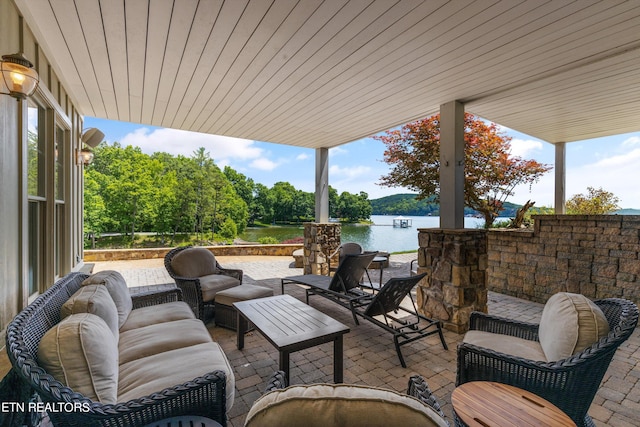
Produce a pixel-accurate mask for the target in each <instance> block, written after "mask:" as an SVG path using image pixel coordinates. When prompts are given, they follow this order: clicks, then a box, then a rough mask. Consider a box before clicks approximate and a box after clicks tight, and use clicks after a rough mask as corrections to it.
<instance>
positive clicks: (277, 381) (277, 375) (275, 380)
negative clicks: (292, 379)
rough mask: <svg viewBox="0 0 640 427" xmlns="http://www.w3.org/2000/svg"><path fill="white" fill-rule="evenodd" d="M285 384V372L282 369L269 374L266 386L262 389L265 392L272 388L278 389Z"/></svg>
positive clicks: (272, 389)
mask: <svg viewBox="0 0 640 427" xmlns="http://www.w3.org/2000/svg"><path fill="white" fill-rule="evenodd" d="M286 386H287V374H285V373H284V372H283V371H276V372H274V373H273V375H271V378H269V381H268V382H267V386H266V387H265V389H264V392H265V393H268V392H270V391H274V390H280V389H283V388H285V387H286Z"/></svg>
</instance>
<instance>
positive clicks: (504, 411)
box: [451, 381, 576, 427]
mask: <svg viewBox="0 0 640 427" xmlns="http://www.w3.org/2000/svg"><path fill="white" fill-rule="evenodd" d="M451 404H452V405H453V416H454V419H455V425H456V426H469V427H487V426H491V427H540V426H553V427H575V425H576V424H575V423H574V422H573V420H572V419H571V418H569V416H568V415H567V414H565V413H564V412H562V410H560V409H559V408H558V407H557V406H555V405H553V404H552V403H550V402H549V401H547V400H545V399H543V398H542V397H540V396H538V395H535V394H533V393H531V392H528V391H526V390H522V389H520V388H518V387H514V386H511V385H507V384H501V383H496V382H491V381H471V382H468V383H464V384H462V385H460V386H458V387H456V388H455V389H454V390H453V393H451Z"/></svg>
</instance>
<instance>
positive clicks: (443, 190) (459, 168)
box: [440, 101, 464, 228]
mask: <svg viewBox="0 0 640 427" xmlns="http://www.w3.org/2000/svg"><path fill="white" fill-rule="evenodd" d="M440 228H464V105H463V104H462V103H461V102H458V101H452V102H448V103H446V104H442V105H441V106H440Z"/></svg>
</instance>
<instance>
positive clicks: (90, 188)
mask: <svg viewBox="0 0 640 427" xmlns="http://www.w3.org/2000/svg"><path fill="white" fill-rule="evenodd" d="M104 180H105V177H104V176H103V175H102V174H101V173H99V172H97V171H95V170H88V171H86V172H85V174H84V206H83V209H84V215H83V216H84V230H83V231H84V234H85V235H89V236H90V237H91V247H92V248H93V247H95V238H96V237H99V235H100V233H103V232H104V231H106V227H105V226H106V225H107V224H108V217H107V208H106V206H105V204H104V200H103V199H102V195H101V191H100V188H101V182H104Z"/></svg>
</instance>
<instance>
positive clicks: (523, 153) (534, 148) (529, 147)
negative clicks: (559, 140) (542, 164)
mask: <svg viewBox="0 0 640 427" xmlns="http://www.w3.org/2000/svg"><path fill="white" fill-rule="evenodd" d="M542 148H543V147H542V142H540V141H535V140H533V139H519V138H514V139H512V140H511V155H512V156H518V157H522V158H529V157H531V156H533V155H534V153H535V152H538V151H542Z"/></svg>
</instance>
